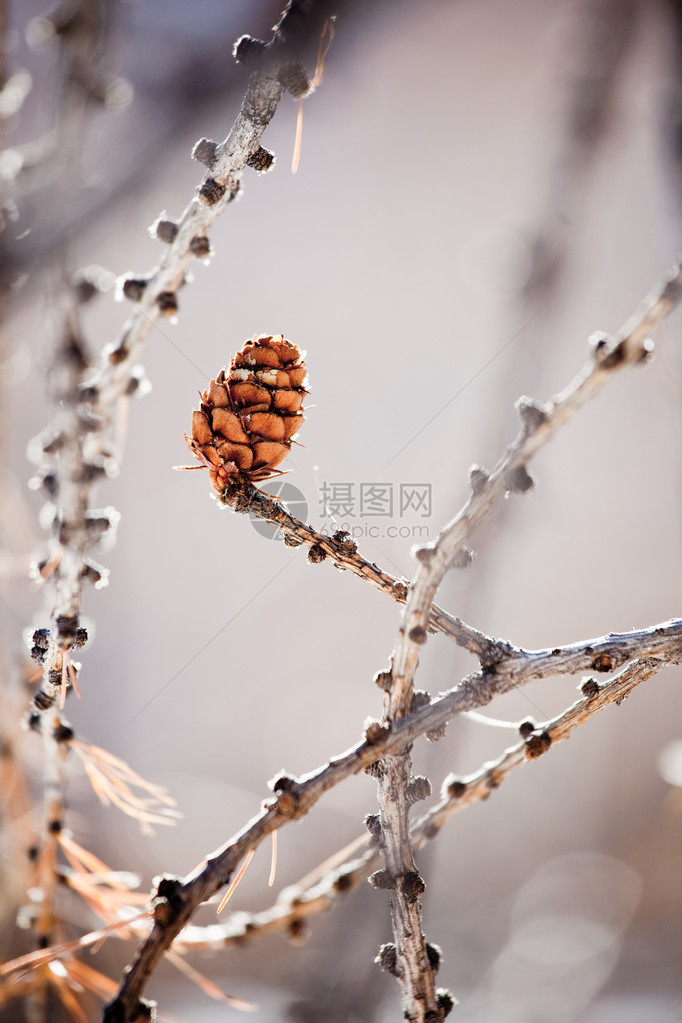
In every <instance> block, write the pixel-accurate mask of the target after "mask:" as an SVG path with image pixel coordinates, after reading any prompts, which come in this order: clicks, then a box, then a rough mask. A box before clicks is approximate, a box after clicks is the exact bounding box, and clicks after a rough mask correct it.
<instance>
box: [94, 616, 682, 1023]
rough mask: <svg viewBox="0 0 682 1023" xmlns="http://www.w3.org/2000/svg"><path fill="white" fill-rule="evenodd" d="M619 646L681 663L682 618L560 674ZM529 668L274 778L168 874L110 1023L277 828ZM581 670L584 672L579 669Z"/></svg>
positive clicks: (124, 1014) (122, 1018)
mask: <svg viewBox="0 0 682 1023" xmlns="http://www.w3.org/2000/svg"><path fill="white" fill-rule="evenodd" d="M619 641H620V642H622V645H623V648H624V649H627V651H628V656H629V657H630V658H632V659H635V658H639V659H641V658H647V659H650V660H652V661H656V662H657V663H658V664H659V665H660V666H661V667H664V666H665V665H666V664H672V663H677V662H678V661H679V660H680V658H681V657H682V619H676V620H674V621H671V622H666V623H664V624H662V625H657V626H652V627H651V628H650V629H642V630H638V631H637V632H635V633H624V634H622V635H620V636H618V635H614V634H612V635H611V636H609V637H605V638H604V639H603V640H589V641H587V642H586V643H584V644H582V645H580V644H571V646H570V647H569V648H566V649H567V651H569V652H568V653H567V656H566V661H565V663H564V662H561V667H560V669H559V671H560V672H566V671H570V670H571V669H570V665H571V663H574V664H577V661H578V659H579V647H580V649H581V650H582V656H583V657H588V656H591V652H592V651H593V650H594V649H595V648H600V644H604V645H605V646H608V649H609V651H610V652H611V653H612V654H613V655H614V656H615V650H616V648H617V647H618V646H619ZM547 653H549V652H547ZM510 663H511V664H514V665H516V661H515V660H514V658H510ZM619 663H620V660H619ZM528 664H529V674H528V677H527V678H525V677H523V674H522V672H521V671H520V670H519V671H518V672H517V671H516V670H515V671H514V673H513V677H510V676H505V674H504V671H503V667H502V665H498V666H497V668H496V669H495V670H490V671H488V672H478V673H476V674H475V675H473V676H469V677H468V678H466V679H464V680H463V681H462V682H461V683H460V684H459V685H458V686H456V687H455V688H454V689H453V690H451V691H450V692H448V693H445V694H443V695H442V696H440V697H438V698H436V699H434V700H433V702H432V703H431V704H430V705H429V706H424V707H421V708H420V709H419V710H417V711H415V712H414V713H412V714H410V715H409V716H408V717H406V718H403V719H401V720H400V721H396V722H394V723H393V724H392V725H391V727H390V728H383V729H381V728H380V729H374V728H372V727H371V726H370V727H368V729H367V733H366V735H365V738H364V739H363V740H362V741H360V742H358V743H356V744H355V745H354V746H351V747H350V748H349V749H348V750H346V751H345V752H344V753H341V754H339V755H338V756H334V757H331V758H330V760H329V761H328V763H327V764H325V765H324V766H322V767H320V768H318V769H317V770H315V771H311V772H309V773H308V774H306V775H303V776H302V777H301V778H293V777H291V776H288V775H280V776H279V777H277V778H275V779H273V781H272V782H271V783H270V784H271V788H272V789H273V791H274V796H272V797H270V798H269V799H267V800H265V801H264V803H263V805H262V808H261V810H260V812H259V813H258V814H257V815H256V816H255V817H254V818H253V819H252V820H251V821H249V823H248V824H247V825H245V827H244V828H242V830H241V831H239V832H238V833H237V834H236V835H235V836H234V837H233V838H231V839H230V840H229V841H228V842H226V843H225V845H223V846H222V847H221V848H220V849H218V850H216V851H215V852H214V853H211V854H210V855H209V856H208V857H207V858H206V859H205V860H203V861H202V862H201V863H200V864H198V865H197V867H196V868H195V870H194V871H192V872H191V873H190V874H188V875H187V877H185V878H177V877H172V876H165V877H164V878H162V880H161V881H160V882H159V884H158V887H157V889H156V890H155V892H154V893H153V899H152V906H153V907H154V926H153V928H152V930H151V932H150V934H149V936H148V937H147V938H146V939H145V941H144V942H143V944H142V945H141V947H140V948H139V950H138V952H137V955H136V957H135V959H134V961H133V963H132V964H131V966H130V969H129V970H128V971H127V972H126V974H125V976H124V978H123V980H122V983H121V986H120V988H119V992H118V995H117V997H116V999H115V1000H114V1001H113V1002H112V1003H110V1005H109V1006H108V1008H107V1011H106V1013H105V1020H106V1021H107V1023H112V1021H118V1023H128V1021H132V1020H134V1019H135V1018H136V1015H137V1013H138V1012H139V1011H141V1010H140V1004H141V1003H140V998H141V995H142V991H143V990H144V986H145V984H146V982H147V980H148V979H149V977H150V976H151V974H152V972H153V971H154V969H155V968H156V966H157V965H158V963H159V961H160V960H161V958H162V957H163V954H164V952H165V950H166V949H167V948H169V947H170V945H171V944H172V943H173V941H174V940H175V939H176V938H177V937H178V935H179V934H180V932H181V931H182V930H183V928H184V927H185V926H186V925H187V924H188V923H189V921H190V919H191V917H192V915H193V914H194V913H195V912H196V910H197V909H198V907H199V906H200V905H201V904H202V903H203V902H206V901H207V900H208V899H210V898H211V897H212V896H213V895H214V894H215V893H216V892H217V891H218V890H219V889H220V888H221V887H223V886H224V885H226V884H228V883H229V881H230V878H231V876H232V875H233V874H234V871H235V870H236V869H237V866H238V864H239V863H240V861H241V859H242V858H243V857H244V856H245V855H246V853H247V852H248V850H249V849H251V848H256V847H257V846H259V845H260V843H261V842H262V841H263V840H264V839H265V838H266V837H267V835H269V834H270V832H272V831H273V830H275V829H276V828H280V827H282V826H283V825H285V824H286V823H287V822H288V821H291V820H298V819H300V818H301V817H302V816H304V815H305V814H306V813H307V812H308V811H309V810H310V809H311V807H312V806H314V805H315V803H316V802H317V801H318V800H319V799H320V798H321V796H322V795H323V794H324V793H325V792H327V791H328V790H329V789H330V788H332V787H333V786H334V785H337V784H339V783H340V782H341V781H343V780H344V779H345V778H347V777H349V776H350V775H352V774H357V773H358V772H359V771H361V770H363V769H364V768H366V767H368V766H370V765H371V764H374V763H376V762H377V761H379V760H382V759H385V757H386V756H388V755H393V754H397V753H400V752H401V751H402V750H404V749H406V748H407V747H408V746H409V745H410V744H411V743H413V742H414V740H415V739H416V738H418V737H419V736H420V735H423V734H425V733H426V732H432V731H437V730H438V729H439V728H442V727H443V725H445V724H447V722H448V721H449V720H450V719H451V718H453V717H454V716H455V715H456V714H458V713H461V712H462V711H464V710H474V709H476V707H481V706H485V705H486V704H487V703H489V702H490V701H491V700H492V699H493V697H494V696H495V695H497V694H498V693H502V692H507V691H508V690H509V689H512V688H515V687H516V686H519V685H522V684H524V683H525V682H530V681H532V680H533V679H534V678H536V677H537V676H536V675H535V674H534V668H535V664H534V663H533V662H532V660H531V659H529V661H528ZM574 670H575V671H576V672H577V671H579V670H581V669H580V668H578V667H575V669H574Z"/></svg>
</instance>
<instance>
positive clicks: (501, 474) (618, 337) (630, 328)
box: [220, 261, 682, 667]
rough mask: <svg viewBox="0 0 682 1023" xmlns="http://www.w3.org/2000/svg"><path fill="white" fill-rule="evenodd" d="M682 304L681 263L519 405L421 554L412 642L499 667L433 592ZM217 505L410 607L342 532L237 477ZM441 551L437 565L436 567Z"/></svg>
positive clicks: (498, 649)
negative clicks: (510, 429) (538, 398)
mask: <svg viewBox="0 0 682 1023" xmlns="http://www.w3.org/2000/svg"><path fill="white" fill-rule="evenodd" d="M681 298H682V263H681V262H679V261H678V263H676V264H675V266H674V267H673V269H672V271H671V272H670V274H669V275H668V277H667V278H666V279H665V280H664V281H663V282H662V283H661V284H659V285H657V286H656V287H655V288H653V289H652V291H651V292H650V294H649V295H648V296H647V297H646V298H645V299H644V301H643V302H642V303H641V305H640V307H639V309H637V310H636V311H635V312H634V313H633V314H632V316H630V317H629V318H628V320H627V321H626V322H625V323H624V324H623V326H622V327H621V329H620V330H619V331H618V332H617V333H616V334H615V335H613V336H612V337H608V336H606V335H602V334H599V335H593V337H592V339H591V342H592V344H591V351H590V355H589V358H588V360H587V362H586V364H585V365H584V367H583V369H582V370H581V372H580V373H579V374H578V375H577V376H576V378H575V379H574V380H573V381H572V382H571V383H570V384H569V385H568V386H567V387H566V388H565V389H564V390H563V391H562V392H561V393H560V394H559V395H557V396H556V397H554V398H552V399H550V401H549V402H547V403H546V404H545V405H540V404H539V403H537V402H535V401H533V400H532V399H530V398H526V397H523V398H520V399H519V400H518V402H517V403H516V408H517V412H518V414H519V418H520V420H521V430H520V431H519V433H518V435H517V437H516V438H515V440H514V441H513V442H512V443H511V444H510V445H509V447H508V448H507V450H506V452H505V454H504V455H503V456H502V458H501V459H500V460H499V461H498V463H497V465H496V466H495V468H494V469H493V471H492V472H491V473H488V472H486V470H485V469H482V468H481V467H480V466H474V467H473V468H472V470H471V472H470V477H469V478H470V485H471V494H470V496H469V499H468V500H467V502H466V503H465V505H464V507H463V508H462V509H461V510H460V511H459V512H458V513H457V515H456V516H455V517H454V519H452V521H451V522H450V523H448V525H446V526H445V527H444V529H443V530H442V531H441V533H440V536H439V537H438V538H437V540H436V541H434V542H433V543H431V544H427V545H426V546H424V547H422V548H420V549H419V550H418V551H417V557H418V558H419V560H420V561H421V562H422V566H423V569H420V571H419V572H418V574H417V576H416V578H415V580H414V581H413V583H412V584H411V587H412V589H414V590H416V591H417V592H418V593H419V600H418V610H417V612H416V613H414V612H410V615H409V622H407V626H406V634H407V635H409V632H410V631H411V630H412V629H415V628H416V629H417V632H416V633H415V635H417V636H420V635H421V634H420V632H419V630H420V629H426V631H427V632H440V633H443V634H444V635H447V636H449V637H450V638H451V639H453V640H454V641H455V642H456V643H457V644H458V645H459V646H462V647H464V648H466V649H467V650H469V651H470V652H471V653H473V654H475V655H476V656H477V657H478V658H479V660H480V661H481V664H482V666H483V667H486V666H488V665H489V664H493V663H496V662H497V660H499V659H500V657H501V656H502V655H504V654H505V653H506V652H508V648H509V644H507V643H506V642H505V641H504V640H499V639H493V638H491V637H490V636H487V635H486V634H485V633H483V632H480V631H479V630H478V629H475V628H474V627H473V626H471V625H467V624H466V623H465V622H463V621H462V620H461V619H460V618H456V617H454V616H452V615H449V614H448V613H447V612H446V611H444V610H443V609H442V608H440V607H438V606H437V605H435V604H434V603H433V597H434V596H435V593H436V590H437V588H438V586H439V585H440V582H441V580H442V578H443V576H444V575H445V573H446V572H447V571H448V569H449V568H450V567H451V566H452V565H453V563H454V564H457V559H458V555H460V552H462V551H466V550H467V547H466V543H467V540H468V539H469V537H470V536H471V534H472V533H473V531H474V530H475V529H476V527H477V526H478V525H480V523H481V522H482V521H483V519H484V518H485V517H486V515H487V514H488V513H489V512H490V510H491V508H492V506H493V504H494V503H495V502H496V501H498V500H499V499H500V498H501V497H504V496H505V494H508V493H510V492H524V491H526V490H528V489H530V488H531V487H532V486H533V480H532V477H531V476H530V474H529V473H528V471H527V469H526V463H527V462H528V461H529V460H530V459H531V458H532V456H533V455H535V454H536V453H537V452H538V451H539V450H540V448H541V447H543V446H544V445H545V444H546V443H547V442H548V441H549V440H551V438H552V437H553V436H554V434H555V433H556V431H557V430H558V429H560V427H562V426H563V425H564V424H565V423H566V422H568V420H569V419H570V418H571V416H572V415H573V414H574V413H575V412H576V411H577V410H578V409H579V408H581V407H582V406H583V405H584V404H585V402H586V401H588V400H589V399H590V398H592V397H593V396H594V395H595V394H597V393H598V392H599V390H601V388H602V387H603V386H604V385H605V384H606V383H607V381H608V380H609V379H610V378H611V377H612V376H613V375H614V374H615V373H616V372H617V371H618V370H620V369H623V368H624V367H625V366H629V365H637V364H639V363H642V362H646V361H647V359H648V358H649V357H650V355H651V351H652V345H651V343H650V341H649V333H650V332H651V331H652V330H653V329H654V327H655V326H656V325H657V324H658V323H660V322H661V320H663V319H664V318H665V317H666V316H667V315H668V314H669V313H670V312H671V311H672V310H673V309H674V308H675V307H676V306H677V305H678V304H679V302H680V299H681ZM220 500H221V503H222V504H223V505H226V506H228V507H230V508H232V509H233V510H234V511H237V512H241V513H249V514H253V515H255V516H257V517H258V518H261V519H264V520H265V521H266V522H269V523H271V524H272V525H274V526H277V527H278V528H279V529H281V530H282V534H283V537H284V542H285V543H287V544H288V545H290V546H298V545H306V546H307V547H308V548H310V551H309V555H308V560H309V561H311V562H312V563H313V564H316V563H318V562H320V561H324V560H325V558H327V559H329V560H330V561H331V562H332V564H333V565H334V566H335V567H337V568H339V569H341V570H348V571H350V572H352V573H353V574H354V575H356V576H358V577H359V578H361V579H365V580H366V581H368V582H369V583H371V585H373V586H375V587H376V588H377V589H379V590H381V591H382V592H383V593H386V594H388V595H389V596H391V597H392V598H393V599H394V600H396V601H397V602H398V603H401V604H402V603H405V601H406V599H407V594H408V585H407V582H406V580H404V579H397V578H396V577H395V576H392V575H390V574H389V573H388V572H385V571H383V569H381V568H379V567H378V566H377V565H376V564H374V563H373V562H369V561H367V560H366V559H365V558H363V557H362V555H360V554H359V553H358V550H357V544H356V543H355V541H354V540H353V539H352V538H351V537H350V536H349V534H348V533H346V532H344V531H343V530H340V531H338V532H337V533H335V534H334V535H333V536H327V535H326V534H324V533H319V532H318V531H317V530H315V529H313V527H312V526H309V525H306V524H305V523H303V522H301V520H300V519H297V518H296V517H295V516H293V515H291V514H290V513H289V512H288V511H287V510H286V508H284V507H283V506H282V504H281V503H280V502H278V501H274V500H273V499H272V498H270V497H268V495H267V494H264V493H262V492H261V491H259V490H257V489H256V488H255V487H254V486H253V485H252V484H250V483H249V482H248V481H247V480H245V479H243V478H241V477H239V476H235V477H233V478H232V480H231V481H230V483H229V485H228V486H227V487H226V489H225V490H224V492H223V494H222V495H221V499H220ZM436 549H438V557H437V558H435V560H434V555H435V553H436ZM465 560H466V559H465ZM431 568H432V569H433V571H431V570H430V569H431ZM427 580H429V581H428V582H427ZM427 594H428V595H429V596H430V597H431V599H430V600H429V599H428V596H427Z"/></svg>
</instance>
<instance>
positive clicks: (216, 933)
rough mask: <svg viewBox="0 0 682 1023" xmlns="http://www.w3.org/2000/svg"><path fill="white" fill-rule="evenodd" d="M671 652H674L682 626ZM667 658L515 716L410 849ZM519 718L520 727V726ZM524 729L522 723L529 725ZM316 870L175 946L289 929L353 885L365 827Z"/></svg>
mask: <svg viewBox="0 0 682 1023" xmlns="http://www.w3.org/2000/svg"><path fill="white" fill-rule="evenodd" d="M680 644H681V645H680V650H679V653H678V660H679V659H682V634H681V635H680ZM672 663H674V662H673V661H672V660H670V661H664V660H660V659H657V658H642V659H640V660H637V661H635V662H634V663H632V664H630V665H628V667H626V668H624V669H623V671H621V672H619V674H618V675H616V676H615V677H614V678H612V679H610V680H609V681H608V682H604V683H602V684H597V683H596V681H595V680H594V679H592V678H587V679H585V680H584V682H583V683H582V685H581V691H582V692H583V694H584V695H583V697H582V698H581V699H580V700H578V701H577V702H576V703H574V704H573V705H572V706H571V707H569V708H568V709H567V710H565V711H563V713H561V714H559V715H557V716H556V717H554V718H551V719H550V720H549V721H545V722H542V723H539V724H536V725H535V727H532V726H531V724H530V723H529V722H521V723H520V728H521V730H522V731H523V732H524V733H525V737H524V739H523V741H522V742H520V743H517V744H516V745H515V746H511V747H510V748H509V749H507V750H505V752H504V753H503V754H502V755H501V756H500V757H498V758H497V759H496V760H492V761H490V762H488V763H486V764H484V765H483V766H482V767H481V768H480V769H479V770H478V771H475V772H473V773H472V774H469V775H466V776H464V777H458V776H456V775H449V776H448V777H447V778H446V779H445V781H444V783H443V786H442V795H441V799H440V800H439V802H438V803H436V804H435V805H434V806H433V807H431V809H430V810H428V811H427V813H425V814H423V815H422V816H421V817H420V818H419V819H418V820H417V821H415V822H414V824H412V826H411V827H410V838H411V841H412V846H413V848H414V849H420V848H421V847H422V846H424V845H425V844H426V843H427V842H428V841H429V840H431V839H433V838H435V837H436V835H437V834H438V833H439V831H440V829H441V828H442V827H443V825H444V824H446V823H447V822H448V821H449V820H450V819H451V818H452V817H453V816H454V815H455V814H457V813H459V811H460V810H465V809H466V808H467V807H469V806H473V804H474V803H477V802H479V801H480V800H482V799H487V798H488V796H489V795H490V793H491V792H492V791H493V790H494V789H496V788H499V786H500V785H501V783H502V782H503V781H504V780H505V779H506V778H507V776H508V775H509V774H510V773H511V772H512V771H513V770H514V769H515V768H517V767H520V766H521V765H522V764H525V763H527V762H528V761H529V760H536V759H537V758H538V757H539V756H540V755H542V754H544V753H546V752H548V751H549V750H550V749H551V748H552V747H554V746H556V744H557V743H559V742H561V741H563V740H564V739H568V738H569V736H570V735H571V734H572V733H573V732H574V731H575V730H576V728H578V727H580V725H583V724H585V722H586V721H588V720H589V719H590V718H591V717H593V716H594V715H595V714H596V713H597V712H598V711H600V710H604V709H605V708H606V707H608V706H610V705H611V704H612V703H617V704H620V703H621V702H622V701H623V700H624V699H626V697H628V696H629V695H630V693H631V692H632V690H633V689H634V688H635V687H636V686H638V685H639V684H640V682H644V681H646V680H647V679H649V678H651V677H652V676H653V675H655V674H656V673H657V672H659V671H661V670H662V669H663V668H665V667H667V666H668V665H669V664H672ZM524 726H525V727H524ZM529 729H530V730H529ZM330 859H331V860H332V861H333V865H330V864H329V860H328V861H326V863H324V864H322V866H321V867H320V868H318V869H317V870H316V871H312V872H311V873H309V874H308V875H307V876H306V878H304V879H303V880H302V881H300V882H298V883H297V884H294V885H289V886H288V887H287V888H286V889H285V890H284V891H283V892H282V894H281V895H280V897H279V898H278V900H277V902H276V903H275V904H274V905H273V906H271V907H270V908H269V909H266V910H262V911H261V912H259V913H248V912H243V911H242V912H238V913H234V914H233V915H232V916H231V917H228V919H227V920H226V921H225V922H224V924H222V925H220V926H218V927H216V926H214V925H213V926H211V928H210V931H207V930H206V929H205V928H203V927H193V926H190V927H187V928H185V930H184V931H183V932H182V934H181V935H180V936H179V937H178V939H177V940H176V942H175V946H176V947H179V948H181V949H182V951H184V952H188V951H191V950H192V949H201V948H208V947H210V948H212V949H216V948H217V947H221V948H236V947H237V946H239V947H241V946H242V945H244V944H245V943H246V942H249V941H252V940H256V939H258V938H260V937H262V936H264V935H265V934H274V933H279V934H284V935H286V934H287V933H290V934H294V935H297V934H298V933H299V932H300V926H301V921H302V920H305V919H307V918H308V917H310V916H313V915H315V914H317V913H322V912H325V911H326V910H328V909H331V908H332V907H333V906H334V904H335V902H337V901H338V899H340V898H342V897H343V896H344V895H346V894H347V893H348V892H350V891H353V890H355V889H356V888H358V887H359V886H360V885H362V884H363V882H365V881H366V880H367V877H368V875H369V874H370V873H371V872H372V871H373V870H376V868H377V867H378V866H379V865H380V863H381V852H380V850H379V848H378V847H377V845H376V842H375V841H374V839H373V838H372V836H371V835H367V836H363V837H361V838H359V839H357V840H356V841H355V842H352V843H351V844H350V846H348V847H346V849H345V850H341V851H340V853H338V854H337V855H335V856H334V857H331V858H330Z"/></svg>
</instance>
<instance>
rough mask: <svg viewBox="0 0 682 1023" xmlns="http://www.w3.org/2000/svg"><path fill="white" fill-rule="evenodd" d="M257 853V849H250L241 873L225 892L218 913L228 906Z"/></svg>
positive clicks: (240, 870) (240, 869)
mask: <svg viewBox="0 0 682 1023" xmlns="http://www.w3.org/2000/svg"><path fill="white" fill-rule="evenodd" d="M255 851H256V850H255V849H249V851H248V852H247V854H246V859H245V860H244V862H243V863H242V865H241V867H240V868H239V872H238V873H237V876H236V877H235V879H234V881H233V882H232V884H231V885H230V887H229V888H228V889H227V891H226V892H225V895H224V896H223V899H222V902H221V903H220V905H219V906H218V908H217V910H216V913H221V912H222V911H223V909H224V908H225V906H226V905H227V903H228V902H229V900H230V898H231V897H232V893H233V891H234V890H235V888H236V887H237V885H238V884H239V882H240V881H241V879H242V878H243V877H244V874H245V873H246V868H247V867H248V865H249V863H250V862H251V860H252V859H253V854H254V853H255Z"/></svg>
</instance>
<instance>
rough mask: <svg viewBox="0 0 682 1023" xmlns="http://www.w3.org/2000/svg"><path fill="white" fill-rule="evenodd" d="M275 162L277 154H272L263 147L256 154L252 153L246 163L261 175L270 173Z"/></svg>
mask: <svg viewBox="0 0 682 1023" xmlns="http://www.w3.org/2000/svg"><path fill="white" fill-rule="evenodd" d="M274 162H275V154H274V153H271V152H270V150H269V149H264V148H263V146H259V147H258V149H257V150H256V152H255V153H252V154H251V156H250V157H249V158H248V160H247V161H246V163H247V166H248V167H251V168H252V169H253V170H255V171H258V173H259V174H264V173H265V172H266V171H269V170H270V168H271V167H272V165H273V164H274Z"/></svg>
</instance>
